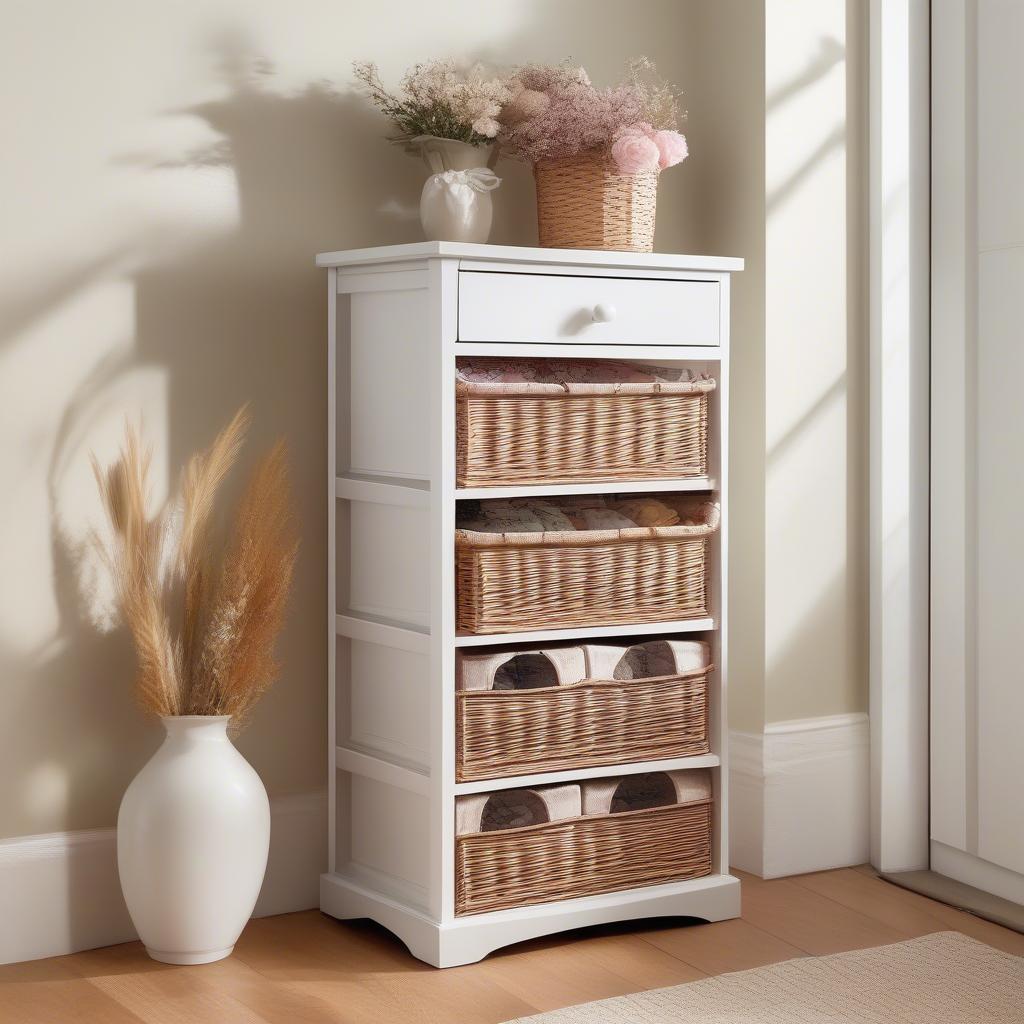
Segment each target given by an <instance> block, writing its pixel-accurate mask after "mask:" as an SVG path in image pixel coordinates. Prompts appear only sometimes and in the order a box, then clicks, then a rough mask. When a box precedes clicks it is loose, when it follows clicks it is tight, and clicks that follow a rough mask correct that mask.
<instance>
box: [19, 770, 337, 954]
mask: <svg viewBox="0 0 1024 1024" xmlns="http://www.w3.org/2000/svg"><path fill="white" fill-rule="evenodd" d="M326 802H327V796H326V793H325V792H324V791H322V790H320V791H316V792H313V793H302V794H298V795H294V796H283V797H276V798H274V799H272V800H271V801H270V817H271V827H270V857H269V860H268V862H267V874H266V878H265V879H264V881H263V888H262V889H261V890H260V898H259V900H258V901H257V903H256V910H255V912H254V916H256V917H265V916H267V915H269V914H283V913H288V912H289V911H293V910H308V909H309V908H311V907H317V906H319V904H320V875H321V873H322V872H323V871H325V870H326V863H327V807H326ZM0 907H2V908H3V910H2V925H0V964H6V963H15V962H17V961H20V960H35V959H38V958H39V957H46V956H61V955H63V954H65V953H74V952H77V951H78V950H82V949H95V948H96V947H98V946H109V945H112V944H114V943H116V942H128V941H130V940H132V939H134V938H135V937H136V935H135V929H134V928H133V927H132V922H131V919H130V918H129V916H128V909H127V907H125V904H124V899H123V898H122V896H121V885H120V882H119V881H118V877H117V831H116V829H113V828H102V829H91V830H89V831H82V832H58V833H54V834H52V835H45V836H23V837H20V838H16V839H4V840H0Z"/></svg>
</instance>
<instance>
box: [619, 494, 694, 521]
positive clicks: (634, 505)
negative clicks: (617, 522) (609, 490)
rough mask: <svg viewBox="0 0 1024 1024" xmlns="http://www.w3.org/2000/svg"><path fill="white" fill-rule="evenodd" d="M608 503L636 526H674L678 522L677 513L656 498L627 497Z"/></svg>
mask: <svg viewBox="0 0 1024 1024" xmlns="http://www.w3.org/2000/svg"><path fill="white" fill-rule="evenodd" d="M608 504H609V507H611V508H613V509H614V510H615V511H616V512H618V513H619V514H620V515H623V516H625V517H626V518H627V519H631V520H632V521H633V522H634V523H635V524H636V525H637V526H675V525H676V523H678V522H679V513H678V512H676V510H675V509H674V508H670V507H669V506H668V505H666V504H665V503H664V502H661V501H658V500H657V499H656V498H627V499H626V500H625V501H613V502H609V503H608Z"/></svg>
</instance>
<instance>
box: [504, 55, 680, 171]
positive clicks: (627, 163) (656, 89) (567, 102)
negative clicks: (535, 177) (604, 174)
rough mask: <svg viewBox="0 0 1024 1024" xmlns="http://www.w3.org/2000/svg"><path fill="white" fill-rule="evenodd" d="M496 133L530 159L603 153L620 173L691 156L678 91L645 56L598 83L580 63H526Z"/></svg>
mask: <svg viewBox="0 0 1024 1024" xmlns="http://www.w3.org/2000/svg"><path fill="white" fill-rule="evenodd" d="M510 90H511V93H512V96H511V98H510V99H509V101H508V102H507V103H506V104H505V105H504V106H503V108H502V110H501V114H500V115H499V120H500V122H501V131H500V132H499V134H498V138H499V141H500V144H501V147H502V152H503V154H504V155H506V156H511V157H517V158H519V159H521V160H525V161H527V162H528V163H530V164H534V165H536V164H545V163H556V162H559V161H565V160H572V159H574V158H576V157H582V156H594V155H599V156H602V157H604V158H606V159H608V160H610V162H611V163H612V164H613V165H614V167H615V169H616V170H617V171H618V172H619V173H620V174H638V173H640V172H642V171H659V170H663V169H664V168H666V167H671V166H673V165H674V164H677V163H680V162H681V161H682V160H685V159H686V156H687V146H686V139H685V137H684V136H683V135H682V134H680V132H679V126H680V123H681V121H682V120H683V118H684V117H685V114H684V113H683V112H682V111H681V110H680V106H679V96H678V93H677V91H676V90H675V89H674V88H673V87H672V86H671V85H669V84H668V83H667V82H664V81H663V80H661V79H659V78H658V77H657V70H656V68H655V66H654V64H653V63H652V62H651V61H650V60H648V59H647V58H645V57H641V58H638V59H637V60H634V61H633V62H632V63H631V64H630V65H629V72H628V76H627V80H626V81H625V82H623V83H621V84H619V85H615V86H611V87H610V88H607V89H599V88H598V87H597V86H595V85H594V84H593V83H592V82H591V81H590V77H589V76H588V75H587V72H586V71H585V70H584V69H583V68H582V67H577V66H574V65H571V64H568V63H566V64H560V65H556V66H548V65H541V64H530V65H526V66H525V67H521V68H519V69H518V71H517V72H516V74H515V76H514V78H513V79H512V81H511V82H510Z"/></svg>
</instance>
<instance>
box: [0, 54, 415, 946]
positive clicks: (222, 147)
mask: <svg viewBox="0 0 1024 1024" xmlns="http://www.w3.org/2000/svg"><path fill="white" fill-rule="evenodd" d="M218 59H219V61H220V72H219V74H220V78H221V84H222V86H223V87H224V88H223V95H222V97H221V98H219V99H216V100H213V101H210V102H204V103H202V104H200V105H198V106H193V107H191V108H189V109H188V110H186V111H175V112H173V116H175V117H178V116H181V115H182V114H186V115H188V116H191V117H194V118H199V119H201V120H202V121H203V122H204V123H205V124H206V125H208V126H209V128H211V129H212V130H213V131H215V132H216V133H217V134H218V135H219V140H218V141H216V142H215V143H214V144H211V145H207V146H204V147H202V148H199V149H196V150H193V151H189V152H187V153H185V154H184V155H181V156H171V157H168V156H166V155H165V154H160V153H151V154H147V153H142V154H139V153H135V154H132V155H130V156H123V155H122V156H121V157H119V158H118V164H119V165H120V166H121V167H122V168H123V167H125V166H128V167H129V169H130V170H132V171H133V173H134V172H135V171H137V172H138V173H140V174H154V175H159V174H163V175H167V174H180V175H182V176H188V177H189V180H190V181H191V182H192V183H193V184H194V187H195V190H196V192H197V194H199V193H202V192H203V190H204V189H205V190H207V191H209V189H210V186H211V176H214V177H213V181H214V187H217V183H218V182H221V181H224V180H226V179H227V176H228V175H230V176H233V178H234V181H235V185H236V189H237V224H236V225H235V226H234V227H233V228H232V229H230V230H228V231H225V232H222V233H220V234H216V235H213V236H212V237H207V238H205V239H202V238H200V240H199V242H198V243H196V244H193V243H191V242H190V241H186V242H185V243H181V244H177V245H173V246H166V247H163V246H161V252H159V253H157V254H156V255H155V256H153V255H152V254H147V255H144V256H141V257H138V258H137V259H136V260H135V262H134V265H133V266H130V268H129V270H128V272H127V276H128V278H129V280H130V282H131V285H132V288H133V293H134V300H133V301H134V321H135V323H134V333H133V337H132V339H131V341H130V342H129V343H127V344H125V345H123V346H120V347H117V346H113V347H112V348H111V351H110V352H109V353H108V355H107V356H105V357H104V358H101V359H100V360H99V361H98V362H97V363H96V365H95V366H94V367H93V368H92V370H91V372H89V373H87V374H85V375H84V376H83V377H82V379H81V380H80V382H79V384H78V385H77V388H76V390H75V392H74V394H73V395H72V396H71V398H70V399H69V401H68V402H67V403H66V405H65V407H64V410H63V415H62V417H61V421H60V423H59V426H58V427H57V433H56V441H55V445H54V448H53V454H52V459H51V461H50V464H49V471H48V476H47V490H48V500H49V504H50V512H51V557H52V573H53V591H54V594H55V598H56V605H57V616H58V622H57V626H56V629H55V630H54V640H53V641H52V642H51V643H49V644H47V645H46V647H45V648H44V649H43V650H41V651H37V652H35V653H30V654H27V655H16V656H13V657H12V658H11V659H10V664H9V665H8V668H9V670H11V671H12V677H13V678H20V679H24V680H29V678H30V677H31V680H30V681H31V685H26V686H23V687H21V688H20V689H19V693H20V697H19V700H22V699H23V702H22V704H21V706H9V707H8V709H7V711H8V714H9V715H11V720H12V721H29V720H34V721H40V720H47V719H49V720H50V721H51V722H52V726H51V727H50V728H48V729H47V730H46V731H44V732H42V733H41V734H35V735H33V736H32V737H31V738H30V739H26V740H25V741H24V744H25V745H24V747H22V748H21V749H15V750H11V751H9V753H11V754H12V756H13V757H14V758H15V762H16V763H17V764H19V765H20V766H25V770H26V772H27V774H29V775H31V776H32V777H33V778H41V777H42V778H48V777H50V776H52V779H53V785H52V787H51V793H53V794H56V795H55V796H54V797H53V800H52V801H51V802H52V803H58V802H59V804H60V805H61V806H62V807H63V809H64V813H63V822H57V823H56V826H55V827H57V828H63V829H67V830H76V829H81V828H91V827H95V826H97V825H98V824H99V825H104V826H109V825H112V824H113V823H114V820H115V817H116V812H117V801H118V800H119V798H120V794H121V793H123V791H124V789H125V787H126V785H127V784H128V782H129V781H130V779H131V778H132V776H133V775H134V774H135V772H137V771H138V769H139V767H140V766H141V765H142V764H143V763H144V762H145V760H146V759H147V758H148V756H149V755H150V754H151V753H152V752H153V751H154V750H155V749H156V747H157V745H158V743H159V732H160V730H159V728H158V727H157V726H156V724H155V723H151V722H149V723H147V722H145V720H144V719H143V718H142V716H141V715H139V713H138V711H137V709H136V708H135V707H134V704H133V698H132V693H131V683H132V679H133V675H134V660H133V656H132V654H131V651H130V648H129V645H128V641H127V638H126V637H125V636H124V634H123V631H121V630H118V631H117V632H113V633H111V632H102V631H100V630H98V629H97V628H96V625H95V621H94V620H95V611H96V609H95V607H90V603H93V604H95V601H94V599H95V593H94V592H93V591H91V590H90V584H91V582H92V581H93V578H94V572H95V566H94V565H93V564H92V556H91V555H90V549H89V545H88V544H87V542H86V540H85V537H84V529H83V527H82V523H81V518H80V516H78V509H77V508H76V507H72V505H74V503H73V502H69V499H68V498H67V494H68V493H69V487H68V486H67V481H68V480H69V479H70V477H72V476H74V477H76V478H77V477H79V476H80V475H81V471H82V467H83V466H87V459H88V453H89V449H90V447H92V445H93V443H94V440H93V439H94V437H95V427H96V424H97V423H101V422H103V421H106V422H109V421H110V419H111V418H112V416H113V415H114V414H115V410H116V412H117V413H123V414H127V415H129V416H131V417H132V418H133V419H135V418H136V417H137V414H138V412H139V410H140V404H141V400H140V396H139V394H138V393H137V392H136V391H134V390H132V388H133V387H134V385H133V384H132V381H133V380H135V379H137V378H138V377H139V375H140V374H142V375H146V374H149V375H151V376H153V377H156V378H157V379H159V381H160V383H161V387H162V388H163V389H164V396H163V398H162V400H161V402H160V403H159V404H158V405H157V408H159V406H160V405H165V407H166V424H165V425H164V424H161V423H159V422H154V420H157V421H158V420H159V419H160V417H159V416H156V417H155V416H154V415H153V405H154V403H153V402H152V401H150V402H149V409H148V410H147V412H146V414H145V415H144V416H143V428H144V429H143V432H144V436H145V437H146V438H147V439H148V440H151V441H153V442H155V443H156V445H157V448H158V449H159V450H158V451H157V453H156V454H157V465H158V466H159V465H161V464H163V463H166V466H167V473H168V476H169V477H171V478H173V477H174V476H175V475H176V474H177V471H178V469H179V468H180V466H181V465H182V463H183V462H184V461H185V460H186V459H187V458H188V456H189V455H190V454H191V453H192V452H194V451H196V450H198V449H200V448H202V447H204V446H205V444H206V443H207V442H208V440H209V438H210V437H211V436H213V435H214V434H215V433H216V432H217V431H218V430H219V429H220V428H221V427H222V426H223V425H224V423H225V422H226V419H227V418H228V417H229V416H230V412H231V411H232V410H233V409H234V408H236V407H238V406H239V405H241V404H243V403H245V402H250V403H251V408H252V410H253V420H254V422H253V428H252V432H251V438H252V448H253V450H259V449H261V448H265V447H267V446H268V444H269V443H270V442H271V440H272V439H273V438H274V437H276V436H278V435H284V436H285V437H286V438H287V440H288V443H289V447H290V450H291V452H292V455H293V481H294V488H295V493H296V503H297V511H298V518H299V521H300V524H301V531H302V534H303V536H304V537H305V538H307V539H308V540H307V543H306V544H305V545H304V548H303V551H302V553H301V555H300V559H299V564H298V566H297V570H296V580H295V598H294V603H293V608H292V612H291V614H290V616H289V621H288V623H287V626H286V629H285V633H284V636H283V638H282V642H281V645H280V647H279V654H280V660H281V662H282V665H283V670H282V678H281V681H280V684H279V685H278V686H277V687H276V688H275V691H273V692H272V693H271V694H270V695H269V696H268V698H267V700H266V702H265V706H264V707H262V708H260V709H259V710H258V711H257V713H256V715H255V716H254V719H253V722H252V725H251V728H250V729H249V730H248V731H247V732H246V734H245V735H244V736H243V737H242V739H241V740H240V743H239V747H240V749H241V750H242V752H243V753H244V754H245V756H246V757H247V758H248V759H249V760H250V761H251V762H252V763H253V765H254V766H255V767H256V769H257V770H258V771H259V772H260V774H261V775H262V776H263V777H264V778H265V779H266V781H267V783H268V789H270V791H271V794H272V796H274V795H276V796H289V795H296V796H299V795H303V794H305V795H311V796H312V798H313V799H317V794H316V793H312V792H311V791H312V790H313V788H314V787H315V789H316V790H317V791H319V790H320V788H321V786H322V782H321V780H322V777H323V765H324V763H325V762H326V747H325V743H326V736H325V730H324V728H323V722H324V715H325V704H326V693H325V687H324V680H325V678H326V667H325V662H326V657H325V655H326V643H327V636H326V617H325V615H324V613H323V594H324V592H325V589H326V588H325V568H324V558H325V550H324V544H323V541H322V540H321V538H323V537H324V536H325V535H326V530H325V525H326V524H325V515H326V510H327V488H326V478H325V477H326V474H325V472H324V470H325V465H326V399H325V396H326V379H325V371H326V353H325V344H324V338H325V336H326V313H327V306H326V302H325V289H324V278H323V274H322V272H321V271H319V270H317V269H316V268H315V267H314V266H313V260H312V256H313V253H314V252H316V251H318V250H321V249H328V248H340V247H358V246H361V245H369V244H380V243H387V242H403V241H409V240H410V238H416V237H418V234H417V232H418V224H417V222H416V217H417V209H416V205H415V203H414V202H412V201H411V200H412V198H418V193H419V188H420V186H421V185H422V180H423V177H424V174H425V172H424V170H422V169H421V168H420V167H419V166H418V165H417V163H416V162H415V161H413V160H408V159H407V158H405V157H403V156H402V155H401V154H400V153H397V152H395V151H394V150H393V149H391V148H390V147H389V146H388V144H387V143H386V142H385V141H383V140H382V139H380V129H381V124H380V121H379V119H378V117H377V116H376V115H375V114H373V112H372V111H370V110H369V108H368V107H367V105H366V104H365V102H364V101H363V100H362V98H361V97H358V96H356V95H352V94H341V93H339V92H336V91H335V90H333V89H332V88H331V87H330V86H329V85H326V84H322V83H314V84H311V85H307V86H305V87H302V88H300V89H298V90H296V91H291V92H280V91H276V90H275V88H274V72H273V69H272V68H271V67H270V66H269V64H267V63H266V62H263V61H260V60H258V59H257V58H255V57H254V56H253V55H251V54H249V53H247V52H245V50H244V47H242V46H241V45H240V44H238V42H237V41H228V42H225V43H222V44H221V46H220V51H219V54H218ZM218 170H220V171H222V172H227V174H223V173H222V174H221V175H220V177H215V176H216V174H217V172H218ZM354 197H359V198H358V199H356V198H354ZM396 197H402V198H401V199H398V198H396ZM407 200H408V201H407ZM146 241H147V240H145V239H143V240H142V242H141V243H140V245H139V246H138V247H137V249H138V251H141V250H143V249H144V246H145V243H146ZM125 248H126V251H128V252H129V257H128V258H129V259H131V256H130V252H131V250H132V246H131V245H128V246H126V247H125ZM124 266H125V261H124V259H122V260H121V261H120V262H119V263H118V262H115V263H114V264H113V265H112V264H110V263H109V262H105V261H98V262H96V263H95V264H92V263H90V264H83V267H82V271H81V274H78V275H76V274H71V275H69V276H68V277H67V278H66V279H65V280H63V281H62V282H60V291H61V294H62V295H63V296H64V297H65V298H66V295H67V292H66V288H67V286H68V284H69V283H70V285H71V287H72V288H74V289H76V290H81V291H85V290H86V289H88V288H89V287H92V286H94V285H96V284H97V283H98V282H100V281H102V280H103V279H104V277H106V278H107V279H110V277H112V276H114V274H115V273H116V271H118V270H121V269H122V268H123V267H124ZM55 287H56V286H55ZM52 291H53V289H50V290H49V292H47V291H46V290H40V291H39V293H38V297H39V300H40V306H39V309H38V314H37V315H38V316H39V317H40V318H41V317H43V316H44V315H46V307H48V306H50V305H53V304H54V301H55V296H54V295H53V294H51V293H52ZM22 312H23V315H22V316H20V318H19V323H18V324H15V325H14V326H15V327H16V328H17V327H18V326H19V324H22V325H23V324H25V323H29V322H31V320H32V316H33V314H32V311H31V310H30V309H26V310H23V311H22ZM320 396H324V400H323V401H321V400H320ZM147 427H148V428H149V429H146V428H147ZM164 431H165V432H166V433H165V434H164ZM162 435H163V436H165V443H164V442H161V436H162ZM165 447H166V451H164V448H165ZM240 475H241V476H244V473H243V474H240ZM80 494H81V488H79V491H78V493H76V498H77V497H80ZM236 496H237V495H236V494H232V493H230V488H229V493H228V498H229V500H233V499H234V498H235V497H236ZM83 598H84V600H83ZM4 661H5V662H7V661H8V659H7V657H5V658H4ZM55 707H58V708H60V709H61V711H60V713H59V714H54V708H55ZM17 742H18V741H17V740H16V742H15V746H16V747H17ZM9 785H11V786H12V789H11V790H10V791H9V792H10V796H11V798H12V805H16V804H17V802H20V801H23V800H25V799H26V798H25V796H24V794H23V793H21V792H20V791H19V790H17V789H14V788H13V786H14V783H13V782H11V783H9ZM277 839H278V840H279V841H282V842H287V841H288V837H287V836H286V835H285V834H284V833H282V834H281V835H280V836H278V837H277ZM314 842H319V838H315V839H314ZM320 847H321V848H324V849H325V848H326V842H323V843H321V844H320ZM274 854H275V847H274V845H272V849H271V866H270V874H272V873H273V862H274ZM72 864H73V865H80V864H86V862H85V860H82V859H73V860H72ZM86 867H87V868H88V871H85V872H83V873H82V876H81V877H71V878H69V880H68V890H69V891H68V901H69V905H70V908H71V911H70V913H71V921H70V933H71V944H72V945H78V944H79V940H78V936H79V935H81V937H82V939H83V940H85V939H86V937H92V936H93V935H94V932H93V931H91V930H90V929H92V928H94V926H95V922H96V921H109V920H110V918H111V914H110V908H108V907H99V906H96V905H95V899H96V898H95V893H96V891H97V878H96V874H95V870H96V867H95V865H94V864H91V863H90V864H86ZM102 870H104V871H112V870H113V865H112V864H109V865H104V866H103V869H102ZM313 884H315V877H314V882H313ZM99 888H100V889H101V890H102V892H103V893H104V894H105V893H107V892H108V891H110V890H109V889H107V888H106V887H103V886H100V887H99ZM313 899H314V900H315V894H314V896H313ZM265 909H268V908H265ZM278 909H294V907H293V906H292V907H288V908H278ZM122 926H123V927H124V928H127V927H128V925H127V918H126V917H125V916H123V915H122V918H121V922H120V923H119V924H118V925H117V926H116V927H115V929H114V933H113V934H111V936H110V937H109V939H108V941H117V939H118V938H127V937H130V934H131V933H130V931H125V932H124V933H123V934H120V933H118V931H117V929H118V928H121V927H122Z"/></svg>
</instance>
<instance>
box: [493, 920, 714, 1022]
mask: <svg viewBox="0 0 1024 1024" xmlns="http://www.w3.org/2000/svg"><path fill="white" fill-rule="evenodd" d="M574 939H575V940H574V941H573V940H572V939H570V941H568V942H567V941H564V938H563V939H546V940H542V941H539V942H536V943H528V944H525V948H524V947H513V948H512V949H511V950H508V951H504V952H499V953H497V954H494V955H492V956H491V957H489V958H488V959H487V960H485V961H483V963H482V964H481V965H480V968H479V969H480V970H481V973H483V974H485V975H486V976H487V977H489V978H491V979H493V980H494V982H495V983H496V984H498V985H500V986H501V987H502V988H504V989H505V990H506V991H508V992H510V993H512V994H513V995H515V996H516V997H517V998H520V999H522V1000H523V1001H524V1002H527V1003H530V1004H532V1005H533V1006H535V1007H536V1008H537V1011H538V1012H540V1011H543V1010H553V1009H557V1008H559V1007H562V1006H572V1005H573V1004H574V1003H581V1002H587V1001H588V1000H592V999H604V998H606V997H609V996H617V995H624V994H626V993H627V992H639V991H641V990H642V989H650V988H662V987H664V986H666V985H679V984H682V983H683V982H686V981H695V980H696V979H697V978H700V977H703V975H702V973H701V972H700V971H697V970H695V969H694V968H693V967H691V966H689V965H688V964H686V963H683V962H682V961H681V960H679V959H677V958H676V957H674V956H672V955H670V954H669V953H666V952H663V951H662V950H661V949H657V948H655V947H654V946H652V945H651V944H650V943H649V942H645V941H644V939H643V938H641V937H640V936H638V935H635V934H628V933H618V934H598V935H593V934H590V935H587V934H586V933H584V934H582V935H579V936H575V937H574ZM587 993H598V994H595V995H588V994H587Z"/></svg>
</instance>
